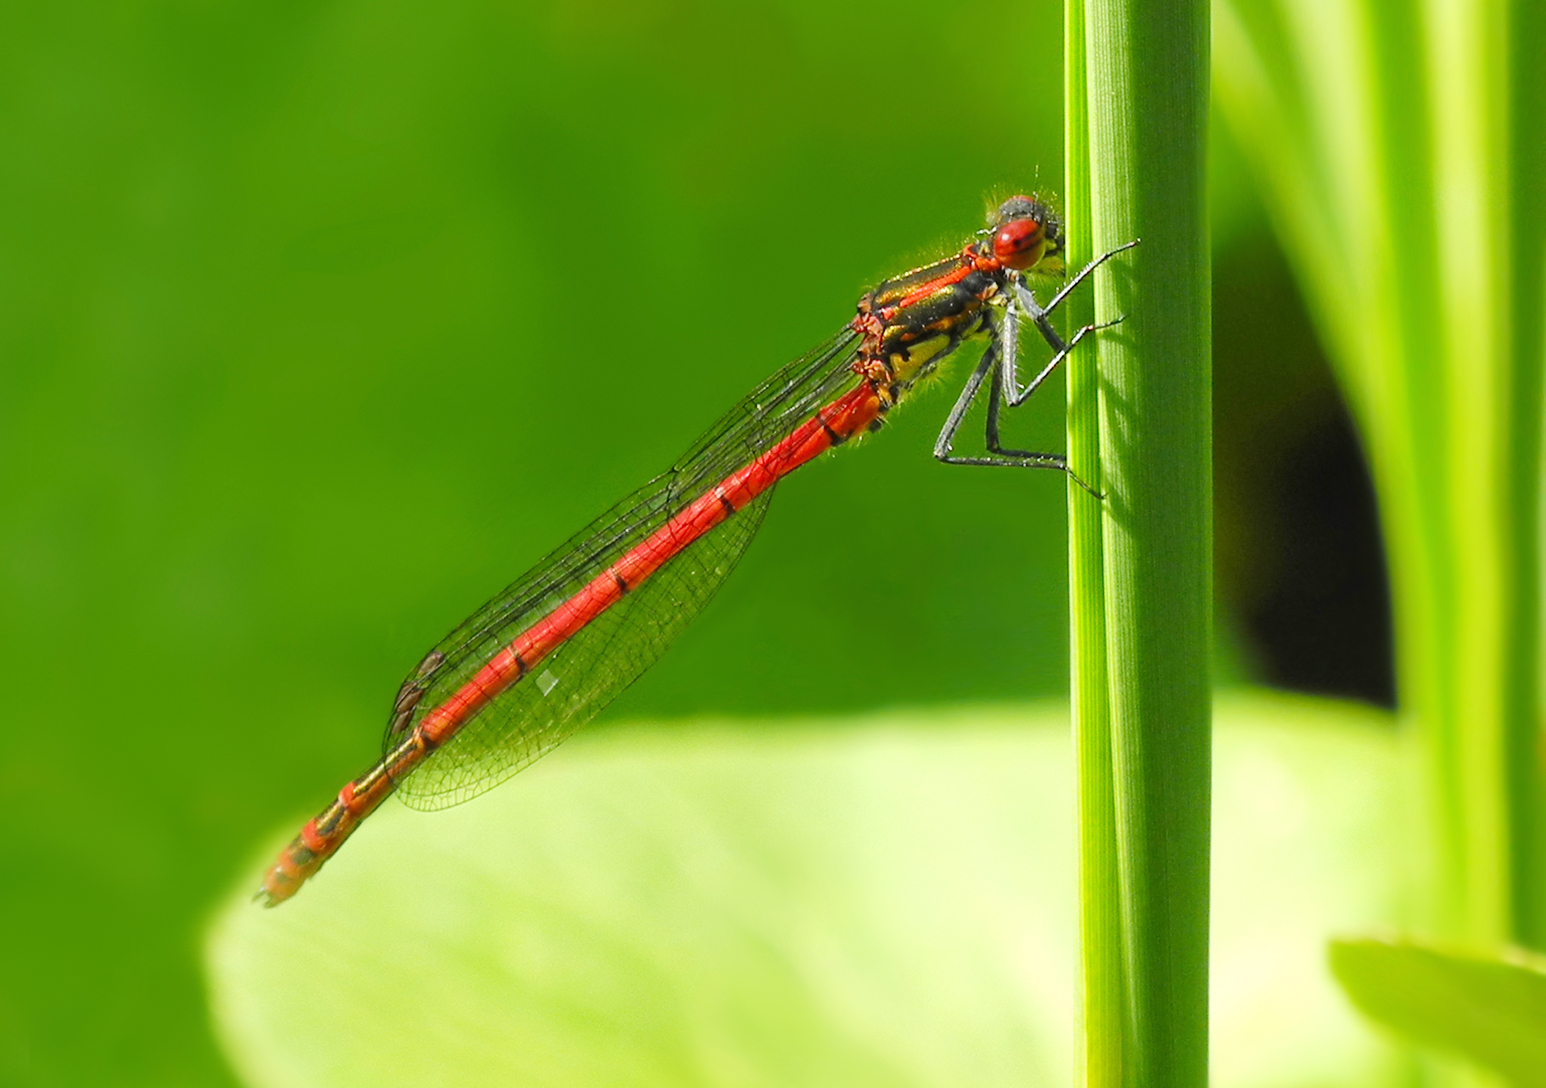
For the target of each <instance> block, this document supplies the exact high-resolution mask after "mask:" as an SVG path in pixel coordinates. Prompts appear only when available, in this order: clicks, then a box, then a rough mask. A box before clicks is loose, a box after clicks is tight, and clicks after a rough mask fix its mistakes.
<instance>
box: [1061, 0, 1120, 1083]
mask: <svg viewBox="0 0 1546 1088" xmlns="http://www.w3.org/2000/svg"><path fill="white" fill-rule="evenodd" d="M1084 34H1085V31H1084V0H1068V3H1067V5H1066V7H1065V15H1064V66H1063V67H1064V87H1065V91H1064V102H1065V106H1064V132H1065V137H1064V141H1063V142H1064V147H1065V148H1066V149H1067V151H1066V158H1067V164H1068V166H1067V175H1068V176H1067V182H1066V185H1065V189H1064V205H1063V206H1064V220H1065V223H1064V227H1065V231H1066V238H1067V258H1068V264H1069V268H1070V269H1071V270H1073V271H1077V270H1078V269H1080V268H1082V267H1084V265H1085V264H1086V263H1087V262H1088V261H1089V260H1090V259H1091V258H1092V257H1093V256H1094V253H1095V250H1094V242H1093V240H1092V235H1091V229H1092V228H1091V224H1090V150H1089V149H1090V138H1089V110H1088V107H1087V99H1086V66H1085V52H1084V45H1085V37H1084ZM1064 305H1065V307H1066V309H1065V313H1066V315H1067V320H1066V325H1065V327H1066V329H1067V330H1068V332H1069V334H1070V335H1071V334H1072V331H1073V330H1075V329H1078V328H1080V327H1081V326H1083V325H1087V324H1090V323H1091V322H1093V321H1094V319H1095V300H1094V296H1093V295H1092V294H1091V292H1089V291H1079V292H1075V294H1074V295H1072V296H1071V297H1070V298H1069V299H1068V301H1067V302H1066V303H1065V304H1064ZM1065 365H1066V366H1067V368H1068V463H1069V467H1070V468H1071V469H1073V471H1074V472H1075V473H1077V474H1078V476H1079V478H1080V479H1082V480H1084V481H1086V482H1087V483H1088V484H1089V485H1090V486H1091V487H1093V488H1095V489H1096V490H1097V491H1099V490H1100V489H1101V487H1102V481H1101V471H1100V385H1099V380H1100V375H1099V370H1098V368H1097V358H1096V354H1095V347H1094V345H1093V344H1086V345H1084V346H1083V350H1080V351H1075V352H1074V354H1073V355H1072V356H1071V357H1070V358H1069V360H1068V362H1067V363H1066V364H1065ZM1101 518H1102V514H1101V503H1100V501H1099V500H1097V499H1096V498H1095V497H1094V496H1093V495H1091V494H1090V493H1089V492H1087V491H1085V490H1084V489H1083V488H1082V487H1079V486H1078V485H1076V484H1074V483H1073V481H1071V480H1070V481H1069V488H1068V568H1069V638H1070V642H1071V647H1070V660H1071V663H1072V677H1071V680H1072V687H1073V725H1074V751H1075V758H1076V760H1077V763H1078V775H1077V796H1078V813H1079V942H1080V943H1079V948H1080V958H1079V966H1080V976H1079V981H1080V985H1079V992H1080V1001H1079V1030H1078V1038H1077V1039H1076V1042H1075V1062H1076V1067H1075V1077H1074V1081H1075V1084H1078V1085H1083V1086H1084V1088H1121V1084H1122V1075H1123V1064H1122V1051H1123V1047H1124V1041H1123V1035H1124V1032H1125V1030H1126V1023H1127V992H1126V981H1125V979H1124V976H1123V970H1122V921H1121V918H1122V894H1121V893H1122V887H1121V881H1120V874H1119V870H1118V866H1117V832H1116V794H1115V782H1114V778H1115V770H1114V767H1113V765H1112V755H1111V714H1110V709H1109V706H1108V704H1107V697H1106V693H1107V687H1108V678H1107V674H1106V616H1105V608H1106V605H1105V565H1104V561H1103V558H1102V555H1101Z"/></svg>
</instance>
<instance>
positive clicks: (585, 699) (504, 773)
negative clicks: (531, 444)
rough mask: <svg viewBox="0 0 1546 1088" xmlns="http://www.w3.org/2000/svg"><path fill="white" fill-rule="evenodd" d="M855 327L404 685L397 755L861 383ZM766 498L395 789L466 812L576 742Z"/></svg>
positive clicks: (722, 566)
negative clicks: (601, 584)
mask: <svg viewBox="0 0 1546 1088" xmlns="http://www.w3.org/2000/svg"><path fill="white" fill-rule="evenodd" d="M856 340H857V338H856V336H855V334H854V333H853V332H851V331H849V330H845V331H844V332H843V333H841V334H839V335H838V336H836V337H834V338H833V339H831V340H829V341H828V342H827V343H825V344H823V345H821V346H820V347H818V348H816V349H815V350H813V351H811V352H809V353H807V354H806V355H804V356H801V357H800V358H798V359H796V360H795V361H794V362H792V363H790V364H789V365H788V366H786V367H784V368H783V369H781V370H779V371H778V372H777V373H775V374H774V375H773V376H772V377H771V378H769V379H768V380H767V381H765V382H763V383H762V384H761V385H760V386H758V387H757V388H756V389H754V390H753V391H752V392H751V393H750V394H749V395H748V396H747V397H746V398H745V399H744V400H742V401H741V403H740V404H738V405H736V406H735V408H733V409H731V411H730V412H729V413H727V414H726V415H725V416H724V417H723V418H722V419H721V420H720V421H719V422H718V423H716V424H715V425H714V426H713V427H712V428H711V429H710V430H709V431H708V432H707V433H706V434H704V435H703V437H701V438H700V439H699V440H698V441H697V442H696V443H694V444H693V446H692V448H691V449H689V450H688V452H687V453H686V454H685V455H684V456H683V457H682V459H681V460H680V461H678V462H677V464H676V465H675V467H673V468H672V469H671V471H669V472H667V473H665V474H663V475H661V476H658V477H656V478H655V479H654V480H652V481H650V483H648V484H647V485H645V486H644V487H643V488H641V489H639V490H638V491H636V492H635V493H634V494H632V495H630V496H628V498H626V499H624V500H623V501H622V502H620V503H618V504H617V505H616V506H614V507H613V508H612V509H610V510H608V511H607V512H606V513H605V514H603V515H602V516H601V517H599V518H597V519H596V520H595V521H594V522H592V523H591V524H590V525H589V526H587V527H586V528H585V529H584V530H582V531H581V532H579V533H578V534H576V535H575V536H574V537H572V538H571V539H570V540H569V542H568V543H566V544H565V545H564V546H563V547H561V548H559V549H558V550H557V551H555V552H553V553H552V554H550V555H549V556H547V558H545V559H543V560H542V561H541V562H539V563H538V564H537V565H536V566H535V567H533V568H532V569H531V570H530V571H528V572H527V573H526V574H524V575H523V576H522V577H521V578H519V579H518V580H517V581H516V582H515V583H514V584H512V585H511V586H509V587H508V588H507V589H506V590H505V591H504V592H503V593H501V594H500V595H499V596H497V597H495V598H494V599H493V600H492V601H490V602H489V603H488V604H486V605H484V606H483V607H482V608H480V609H479V610H478V611H477V612H476V613H474V614H473V615H472V616H471V617H470V618H469V619H468V620H467V621H466V622H464V623H463V624H462V625H461V626H459V627H457V628H456V630H454V631H452V632H451V634H449V635H448V636H446V638H444V639H442V640H441V642H440V643H439V644H438V645H437V646H436V647H435V648H434V650H432V651H431V652H430V654H429V655H428V656H426V657H425V658H424V660H423V661H422V662H421V663H420V665H419V667H418V668H417V669H416V670H415V671H414V673H412V674H411V675H410V676H409V677H408V678H407V680H405V681H404V683H403V686H402V688H401V689H400V691H399V692H398V697H397V701H396V703H395V704H394V707H393V713H392V718H391V721H390V722H389V724H388V727H387V732H386V736H385V738H384V742H383V748H384V749H390V748H392V747H393V746H395V744H396V743H397V742H398V741H400V740H401V738H402V737H403V735H404V734H406V733H407V732H408V731H409V730H410V729H412V728H413V726H414V725H415V724H416V723H417V722H418V720H419V719H420V718H421V717H423V715H424V714H425V713H427V712H428V711H429V710H431V709H432V708H434V707H435V706H437V705H439V704H440V703H442V702H444V701H445V700H446V699H447V698H448V697H450V696H451V695H452V694H453V693H454V692H456V691H457V690H458V689H460V688H461V687H462V686H463V685H464V684H465V683H466V682H467V681H468V680H469V679H470V678H471V677H472V676H473V674H475V673H476V672H477V671H478V670H479V669H480V668H482V667H483V665H484V664H486V663H487V662H488V660H489V659H490V658H492V657H493V656H494V655H495V654H496V653H498V652H499V651H500V650H501V649H503V648H504V647H505V646H507V645H508V644H509V643H510V642H511V641H512V640H513V639H514V638H515V637H516V636H517V635H519V634H520V633H521V632H523V631H525V630H526V629H527V628H529V627H530V626H531V625H532V624H533V623H535V622H537V621H538V620H540V619H542V618H543V617H544V616H546V615H548V614H549V613H550V612H551V611H552V610H553V609H554V608H556V607H557V606H558V605H560V604H562V603H563V602H564V601H566V600H568V599H569V598H570V597H572V596H573V595H574V594H575V593H576V592H578V591H579V590H580V589H581V588H582V587H584V586H585V585H586V584H588V583H589V582H590V581H591V580H592V579H593V578H595V577H596V576H597V575H599V574H600V573H602V572H603V571H605V570H606V569H607V568H608V567H609V566H611V565H612V564H613V563H615V562H617V560H618V559H619V558H620V557H622V556H623V555H625V554H626V553H627V552H628V551H629V550H630V549H631V548H633V547H635V546H637V545H638V544H639V543H640V542H642V541H643V540H644V539H645V538H647V537H648V536H649V535H650V534H651V533H653V532H654V531H655V530H656V529H658V528H659V527H660V526H661V525H663V524H664V523H665V522H666V521H668V520H669V519H670V518H672V517H673V516H675V515H676V514H677V513H679V512H680V511H681V510H682V508H683V507H685V506H687V505H688V504H689V503H691V502H692V501H693V500H694V499H696V498H698V497H699V496H700V495H702V494H704V493H705V492H706V491H708V490H709V489H710V488H712V487H713V486H715V485H716V484H717V483H718V482H719V481H720V480H722V479H724V478H725V477H726V476H728V475H729V474H730V473H732V472H734V471H735V470H736V469H738V468H740V467H741V466H742V465H744V464H746V463H747V462H748V461H750V460H751V459H753V458H754V457H756V456H758V455H760V454H761V453H763V452H765V451H766V450H768V449H769V448H770V447H772V446H773V445H775V444H776V443H777V442H778V441H779V440H780V439H782V438H783V437H784V436H785V435H786V434H788V433H789V432H790V431H791V430H793V429H794V428H795V427H797V426H799V425H800V424H801V423H803V422H804V421H805V420H806V419H808V418H809V417H810V416H811V415H812V414H813V413H814V412H815V411H816V409H817V408H819V407H820V406H821V405H822V404H825V403H826V402H827V401H829V400H831V399H832V398H834V397H835V396H837V395H838V393H839V392H840V391H842V390H844V389H846V388H848V387H849V386H851V385H852V384H853V382H854V381H855V380H856V379H855V376H854V374H853V372H852V370H851V369H850V367H849V364H850V362H851V361H852V359H853V357H854V353H855V343H856ZM771 498H772V491H771V490H769V491H767V492H765V493H763V494H762V495H761V496H759V497H758V498H757V499H755V500H754V501H753V502H751V503H749V504H748V505H747V506H745V507H743V508H742V509H741V510H739V511H738V512H737V513H736V514H735V515H734V516H733V517H731V518H729V519H728V520H726V521H724V522H722V523H721V524H720V525H718V526H717V527H716V528H714V529H713V530H711V531H710V532H709V533H707V534H705V535H704V536H703V537H701V538H700V539H698V540H696V541H694V542H693V543H692V544H690V545H688V546H687V547H686V548H685V549H683V551H682V552H681V553H679V554H678V555H676V556H675V557H674V558H672V559H671V560H670V561H669V562H668V563H666V564H665V565H664V566H663V567H662V568H661V569H660V570H658V571H656V572H655V574H653V575H652V576H651V577H650V578H648V579H647V580H645V582H644V583H643V584H642V585H639V586H637V587H635V588H634V589H633V590H632V592H630V593H628V594H627V595H626V596H624V597H622V598H621V599H620V600H619V601H618V602H617V603H616V604H614V605H613V606H612V607H611V608H609V609H607V610H606V611H605V612H603V613H601V614H600V615H599V616H597V617H596V618H595V619H594V620H592V621H591V622H590V623H589V624H587V625H586V626H585V627H584V628H583V629H582V630H580V631H579V632H578V633H577V634H575V635H574V636H573V637H572V638H570V639H569V640H568V641H567V642H565V643H564V645H562V646H561V647H559V648H557V649H556V650H554V651H553V652H552V653H550V654H549V655H548V656H547V657H546V658H544V659H543V660H542V661H541V662H539V663H538V664H537V665H536V666H535V667H534V668H533V671H532V675H529V676H527V677H525V678H524V679H522V680H521V681H520V682H519V683H516V684H514V685H512V686H511V687H509V688H507V689H506V690H505V691H504V692H502V693H501V694H500V695H499V696H497V697H496V698H495V699H493V700H491V701H490V702H489V704H488V705H486V706H485V707H484V708H483V709H482V710H481V711H480V712H479V713H478V714H477V715H476V716H475V717H473V718H472V719H471V720H469V721H468V722H466V723H464V724H463V725H462V727H461V729H460V730H458V731H457V733H456V734H455V735H454V736H453V737H451V739H450V740H448V741H447V742H446V743H445V744H444V745H443V746H442V747H441V748H439V749H437V750H436V751H435V752H433V753H432V754H431V755H430V756H429V757H428V758H427V759H426V760H425V761H424V762H423V763H422V764H421V765H420V766H419V768H418V769H417V770H415V771H414V772H413V773H412V774H411V775H409V776H408V777H407V778H406V779H405V780H404V781H403V782H402V783H400V784H399V787H398V791H399V793H400V795H401V796H402V797H403V798H404V800H405V801H407V803H408V804H410V805H412V806H413V807H415V808H425V809H435V808H444V807H446V806H449V805H454V804H458V803H460V802H462V801H465V800H468V799H469V798H472V797H475V796H477V795H478V794H480V793H482V792H483V791H484V790H487V789H491V788H492V787H494V786H496V785H498V784H499V783H501V782H503V781H505V780H506V779H507V778H509V777H510V776H511V775H513V774H515V773H516V772H517V771H519V770H520V769H521V768H523V767H525V766H526V765H528V764H529V763H531V762H532V761H533V760H535V759H537V758H538V757H539V756H541V755H542V754H543V753H545V752H547V751H548V750H550V749H552V748H553V747H555V746H556V745H558V744H559V743H560V742H562V741H563V740H564V739H566V738H567V737H569V736H570V735H572V734H573V733H574V731H575V730H577V729H579V728H580V727H581V726H582V725H584V724H585V723H586V722H587V721H589V720H590V719H591V718H592V717H594V716H595V715H596V714H597V713H598V712H599V711H600V710H601V709H602V708H603V707H605V706H606V705H607V704H608V703H610V702H611V701H612V700H613V699H614V698H616V697H617V696H618V694H620V693H621V692H622V691H623V689H624V688H626V687H627V686H628V685H629V684H631V683H633V681H634V680H636V679H638V677H639V676H640V675H642V674H643V672H644V671H645V670H646V669H648V668H649V667H650V666H651V665H652V664H654V663H655V661H656V660H657V659H658V658H659V657H660V655H661V654H662V653H664V652H665V650H666V648H667V647H668V646H669V645H670V644H671V642H672V640H673V639H675V638H676V637H677V636H678V635H679V634H681V632H682V631H683V630H684V629H685V628H686V627H687V625H688V624H689V623H691V622H692V620H693V619H694V618H695V617H696V616H697V614H698V613H699V612H700V611H701V610H702V609H703V606H704V605H706V604H707V603H708V602H709V599H710V598H712V597H713V595H714V593H715V591H716V590H718V588H719V586H720V585H721V584H722V583H723V582H724V580H725V578H726V577H727V576H728V575H729V573H730V571H731V570H732V569H734V567H735V564H736V562H737V561H738V560H739V559H740V557H741V556H742V554H743V553H744V552H745V551H746V547H747V545H748V544H749V543H750V542H751V538H752V536H753V535H755V533H756V531H757V528H758V526H759V525H760V524H761V522H762V517H763V514H764V513H765V512H766V510H767V506H768V503H769V501H770V500H771Z"/></svg>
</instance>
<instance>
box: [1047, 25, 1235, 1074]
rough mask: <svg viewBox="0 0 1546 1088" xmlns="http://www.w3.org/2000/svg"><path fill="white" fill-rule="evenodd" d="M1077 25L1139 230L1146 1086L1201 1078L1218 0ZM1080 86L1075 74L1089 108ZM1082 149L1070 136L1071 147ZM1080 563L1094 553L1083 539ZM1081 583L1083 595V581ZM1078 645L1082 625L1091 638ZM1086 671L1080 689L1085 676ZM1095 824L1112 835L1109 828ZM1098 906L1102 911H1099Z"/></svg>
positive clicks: (1125, 352)
mask: <svg viewBox="0 0 1546 1088" xmlns="http://www.w3.org/2000/svg"><path fill="white" fill-rule="evenodd" d="M1082 22H1083V39H1084V52H1083V57H1084V61H1085V64H1086V69H1085V75H1086V87H1085V91H1084V94H1083V96H1082V103H1083V104H1084V106H1085V107H1086V108H1087V110H1088V121H1087V136H1088V144H1087V153H1088V162H1089V178H1090V181H1089V190H1090V197H1089V199H1090V203H1089V209H1090V222H1091V225H1092V244H1093V248H1094V249H1095V250H1097V251H1099V250H1102V249H1106V248H1109V247H1111V246H1113V245H1116V244H1120V243H1122V242H1125V241H1128V240H1130V239H1131V238H1134V237H1140V236H1141V237H1142V238H1143V244H1142V245H1141V246H1140V247H1139V248H1138V249H1136V250H1134V251H1133V253H1132V254H1131V255H1130V256H1131V260H1123V261H1121V262H1118V263H1117V264H1116V266H1115V267H1114V268H1113V269H1112V272H1111V274H1110V275H1109V276H1103V277H1101V278H1100V279H1099V280H1098V283H1097V290H1096V316H1097V318H1099V319H1101V320H1110V319H1112V318H1115V317H1119V316H1125V319H1126V320H1125V321H1124V323H1123V324H1122V325H1121V326H1120V327H1119V328H1118V329H1115V330H1111V331H1109V332H1107V333H1106V334H1104V335H1103V336H1102V337H1101V338H1100V340H1099V386H1098V392H1099V399H1100V412H1099V430H1100V434H1099V443H1100V467H1101V476H1100V479H1101V481H1102V486H1103V490H1104V491H1105V496H1106V497H1105V500H1104V502H1103V503H1102V511H1101V513H1102V524H1101V551H1102V557H1101V564H1102V567H1101V577H1102V599H1103V620H1104V627H1105V637H1106V646H1105V655H1104V668H1105V671H1106V679H1107V685H1106V713H1107V714H1108V715H1109V722H1110V729H1111V755H1112V766H1113V772H1114V778H1113V782H1114V798H1115V816H1116V821H1115V830H1116V846H1117V862H1118V875H1119V885H1120V901H1121V915H1120V926H1121V930H1122V946H1123V966H1124V974H1125V992H1126V995H1127V1004H1128V1012H1127V1018H1126V1019H1127V1024H1126V1032H1125V1040H1124V1047H1123V1052H1122V1065H1123V1072H1122V1076H1123V1080H1124V1083H1128V1084H1139V1085H1144V1086H1145V1088H1163V1086H1170V1085H1174V1086H1178V1088H1179V1086H1183V1085H1184V1086H1187V1088H1202V1086H1203V1085H1205V1084H1206V1083H1207V1076H1208V1032H1207V1009H1208V945H1207V941H1208V842H1209V826H1208V821H1209V797H1210V790H1209V766H1210V691H1209V678H1208V660H1209V649H1210V643H1211V614H1212V613H1211V590H1212V584H1211V583H1212V578H1211V557H1212V471H1211V467H1212V466H1211V453H1210V445H1211V418H1210V417H1211V395H1210V323H1211V322H1210V318H1211V315H1210V310H1209V297H1210V282H1209V255H1208V232H1207V211H1206V200H1205V191H1204V160H1205V149H1206V132H1207V114H1208V78H1209V70H1208V48H1209V26H1208V5H1207V4H1205V3H1198V2H1191V0H1187V2H1175V3H1167V4H1154V3H1149V2H1144V0H1085V3H1084V6H1083V9H1082ZM1079 100H1080V96H1079V95H1078V93H1077V91H1076V90H1075V89H1074V88H1072V87H1071V89H1070V102H1071V103H1075V108H1076V109H1077V108H1078V106H1077V102H1078V101H1079ZM1074 148H1075V141H1074V139H1072V138H1071V140H1070V159H1071V160H1072V158H1073V157H1074V155H1073V152H1074ZM1074 177H1075V178H1076V179H1077V177H1078V175H1077V169H1076V172H1075V174H1074ZM1071 380H1072V379H1071ZM1082 391H1083V390H1082V389H1076V390H1075V397H1076V401H1077V397H1078V395H1079V394H1080V393H1081V392H1082ZM1078 407H1079V406H1078V404H1077V403H1076V409H1077V408H1078ZM1085 437H1086V434H1084V433H1080V434H1076V435H1073V436H1071V438H1070V441H1071V442H1074V441H1082V440H1083V439H1084V438H1085ZM1077 452H1079V451H1076V453H1077ZM1075 513H1076V517H1077V516H1079V511H1078V509H1077V504H1076V511H1075ZM1074 532H1075V533H1078V532H1079V530H1078V529H1077V528H1076V529H1075V530H1074ZM1075 562H1076V568H1079V566H1080V564H1081V563H1082V562H1084V560H1083V558H1082V556H1081V555H1080V554H1078V553H1076V556H1075ZM1087 574H1088V571H1087V570H1086V571H1081V570H1079V569H1076V574H1075V576H1076V578H1079V577H1084V576H1086V575H1087ZM1076 584H1078V583H1076ZM1078 592H1079V594H1080V595H1079V597H1077V598H1076V601H1075V607H1076V608H1079V607H1081V606H1082V604H1083V602H1084V593H1085V592H1087V590H1085V589H1084V587H1083V586H1082V584H1081V588H1080V589H1079V590H1078ZM1083 650H1084V639H1082V638H1079V639H1077V641H1076V645H1075V653H1076V655H1078V654H1080V653H1082V652H1083ZM1076 669H1077V670H1084V669H1085V662H1084V661H1081V662H1080V663H1079V664H1078V665H1076ZM1076 675H1078V676H1079V677H1080V680H1079V685H1080V690H1081V696H1082V694H1083V688H1084V684H1085V679H1084V676H1085V675H1086V673H1085V672H1084V671H1080V672H1077V673H1076ZM1087 710H1088V708H1087V707H1085V706H1083V703H1082V699H1081V711H1082V712H1087ZM1088 721H1089V719H1088V717H1086V718H1085V719H1083V720H1082V722H1081V749H1083V748H1084V747H1085V743H1086V739H1085V735H1086V733H1087V732H1088V728H1087V726H1088ZM1092 747H1093V745H1092ZM1096 755H1097V758H1098V753H1096ZM1081 782H1082V784H1083V783H1084V778H1083V772H1082V773H1081ZM1085 834H1086V835H1091V834H1093V835H1095V836H1096V838H1097V842H1096V845H1097V847H1098V846H1099V842H1098V835H1099V832H1098V829H1095V828H1093V827H1092V828H1087V829H1085ZM1090 860H1093V859H1090ZM1096 890H1097V891H1098V890H1099V889H1098V888H1097V889H1096ZM1092 921H1094V923H1095V924H1098V925H1104V924H1105V923H1104V922H1103V921H1102V920H1100V919H1099V916H1098V915H1097V914H1096V913H1095V912H1094V911H1093V910H1092V909H1089V908H1087V913H1086V922H1087V924H1090V923H1091V922H1092ZM1087 962H1088V961H1087ZM1088 1053H1089V1049H1088V1048H1087V1049H1086V1054H1087V1055H1088Z"/></svg>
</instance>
